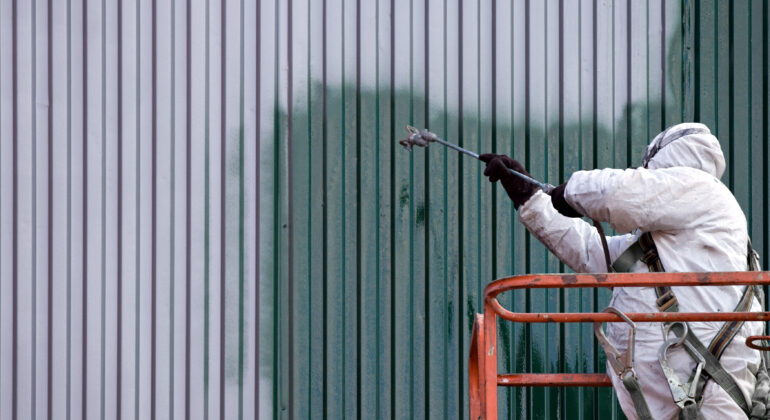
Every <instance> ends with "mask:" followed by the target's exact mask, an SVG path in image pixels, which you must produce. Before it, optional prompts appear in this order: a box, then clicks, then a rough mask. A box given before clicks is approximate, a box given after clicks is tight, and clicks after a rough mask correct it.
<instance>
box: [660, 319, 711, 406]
mask: <svg viewBox="0 0 770 420" xmlns="http://www.w3.org/2000/svg"><path fill="white" fill-rule="evenodd" d="M674 324H681V325H682V326H683V328H684V334H682V335H681V336H676V335H675V336H674V338H669V339H667V340H666V341H665V342H664V343H663V345H662V346H661V347H660V350H659V351H658V362H659V363H660V367H661V368H662V369H663V374H664V375H665V376H666V380H667V382H668V387H669V389H670V390H671V396H672V397H673V398H674V402H675V403H676V405H677V406H679V408H681V409H684V408H685V406H689V405H692V404H697V401H696V400H695V396H696V392H697V388H698V381H699V380H700V377H701V372H702V370H703V366H705V364H706V360H705V359H704V358H703V356H701V354H700V353H698V351H697V350H695V348H694V347H693V345H692V344H690V342H688V341H686V340H685V337H686V336H687V332H688V329H689V327H688V326H687V323H685V322H675V323H672V324H668V325H666V328H665V330H664V334H665V335H664V336H665V337H668V335H669V332H670V331H671V326H672V325H674ZM682 345H683V346H684V347H685V348H686V349H687V352H688V353H689V354H690V355H691V356H692V357H693V358H694V359H695V361H696V362H697V365H696V367H695V372H694V374H693V376H692V380H690V382H687V383H684V384H682V382H681V381H680V380H679V376H677V374H676V372H674V369H672V368H671V366H669V364H668V356H667V352H668V349H670V348H672V347H677V346H682Z"/></svg>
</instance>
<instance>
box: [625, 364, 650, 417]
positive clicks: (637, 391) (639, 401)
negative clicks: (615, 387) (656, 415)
mask: <svg viewBox="0 0 770 420" xmlns="http://www.w3.org/2000/svg"><path fill="white" fill-rule="evenodd" d="M620 380H621V381H622V382H623V386H624V387H626V391H628V395H630V396H631V402H633V403H634V408H635V409H636V415H637V416H638V417H639V420H652V419H653V417H652V413H650V407H649V406H647V400H646V399H644V394H643V393H642V384H640V383H639V378H637V377H636V374H635V373H633V371H630V372H628V374H626V375H624V376H623V377H621V378H620Z"/></svg>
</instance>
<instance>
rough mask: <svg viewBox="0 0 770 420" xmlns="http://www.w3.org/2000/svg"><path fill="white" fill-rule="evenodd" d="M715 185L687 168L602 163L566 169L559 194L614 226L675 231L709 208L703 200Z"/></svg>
mask: <svg viewBox="0 0 770 420" xmlns="http://www.w3.org/2000/svg"><path fill="white" fill-rule="evenodd" d="M720 187H723V186H722V185H721V184H720V183H719V181H718V180H717V179H716V178H714V177H712V176H710V175H708V174H707V173H705V172H703V171H699V170H697V169H693V168H684V167H675V168H665V169H655V170H647V169H625V170H623V169H602V170H593V171H578V172H575V173H574V174H572V176H571V177H570V179H569V182H567V185H566V189H565V193H564V197H565V199H566V201H567V202H568V203H569V204H570V205H571V206H572V207H573V208H574V209H575V210H576V211H577V212H578V213H580V214H582V215H584V216H586V217H589V218H591V219H594V220H598V221H602V222H609V224H610V226H612V227H613V228H614V229H615V230H617V231H619V232H630V231H632V230H634V229H639V230H641V231H643V232H653V231H676V230H679V229H687V228H689V227H690V226H691V225H692V224H693V221H696V220H699V218H700V217H701V216H703V213H704V212H705V211H708V209H711V208H712V207H713V203H709V202H708V200H713V199H715V195H714V192H715V188H720Z"/></svg>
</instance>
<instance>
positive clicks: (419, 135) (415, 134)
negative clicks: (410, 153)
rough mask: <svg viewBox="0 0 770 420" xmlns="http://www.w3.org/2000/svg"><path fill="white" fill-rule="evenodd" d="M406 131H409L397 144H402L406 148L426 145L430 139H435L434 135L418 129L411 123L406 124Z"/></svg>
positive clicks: (410, 148)
mask: <svg viewBox="0 0 770 420" xmlns="http://www.w3.org/2000/svg"><path fill="white" fill-rule="evenodd" d="M406 132H407V133H409V135H407V137H406V138H405V139H403V140H400V141H399V142H398V144H400V145H402V146H404V149H406V150H412V147H414V146H419V147H428V144H429V143H430V142H432V141H436V135H435V134H433V133H431V132H430V131H428V130H422V131H420V130H418V129H417V128H415V127H412V126H411V125H407V126H406Z"/></svg>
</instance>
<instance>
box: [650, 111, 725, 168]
mask: <svg viewBox="0 0 770 420" xmlns="http://www.w3.org/2000/svg"><path fill="white" fill-rule="evenodd" d="M642 164H643V165H644V166H646V167H647V168H648V169H659V168H671V167H677V166H685V167H689V168H695V169H700V170H702V171H704V172H707V173H709V174H711V175H712V176H714V177H716V178H721V177H722V174H723V173H724V171H725V156H724V154H723V153H722V148H721V147H720V145H719V141H718V140H717V138H716V137H714V135H712V134H711V131H709V129H708V127H706V126H705V125H703V124H699V123H683V124H677V125H674V126H671V127H669V128H667V129H666V130H665V131H663V132H662V133H660V134H658V135H657V136H655V138H654V139H653V140H652V142H650V145H649V146H647V150H646V152H645V154H644V159H643V161H642Z"/></svg>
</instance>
